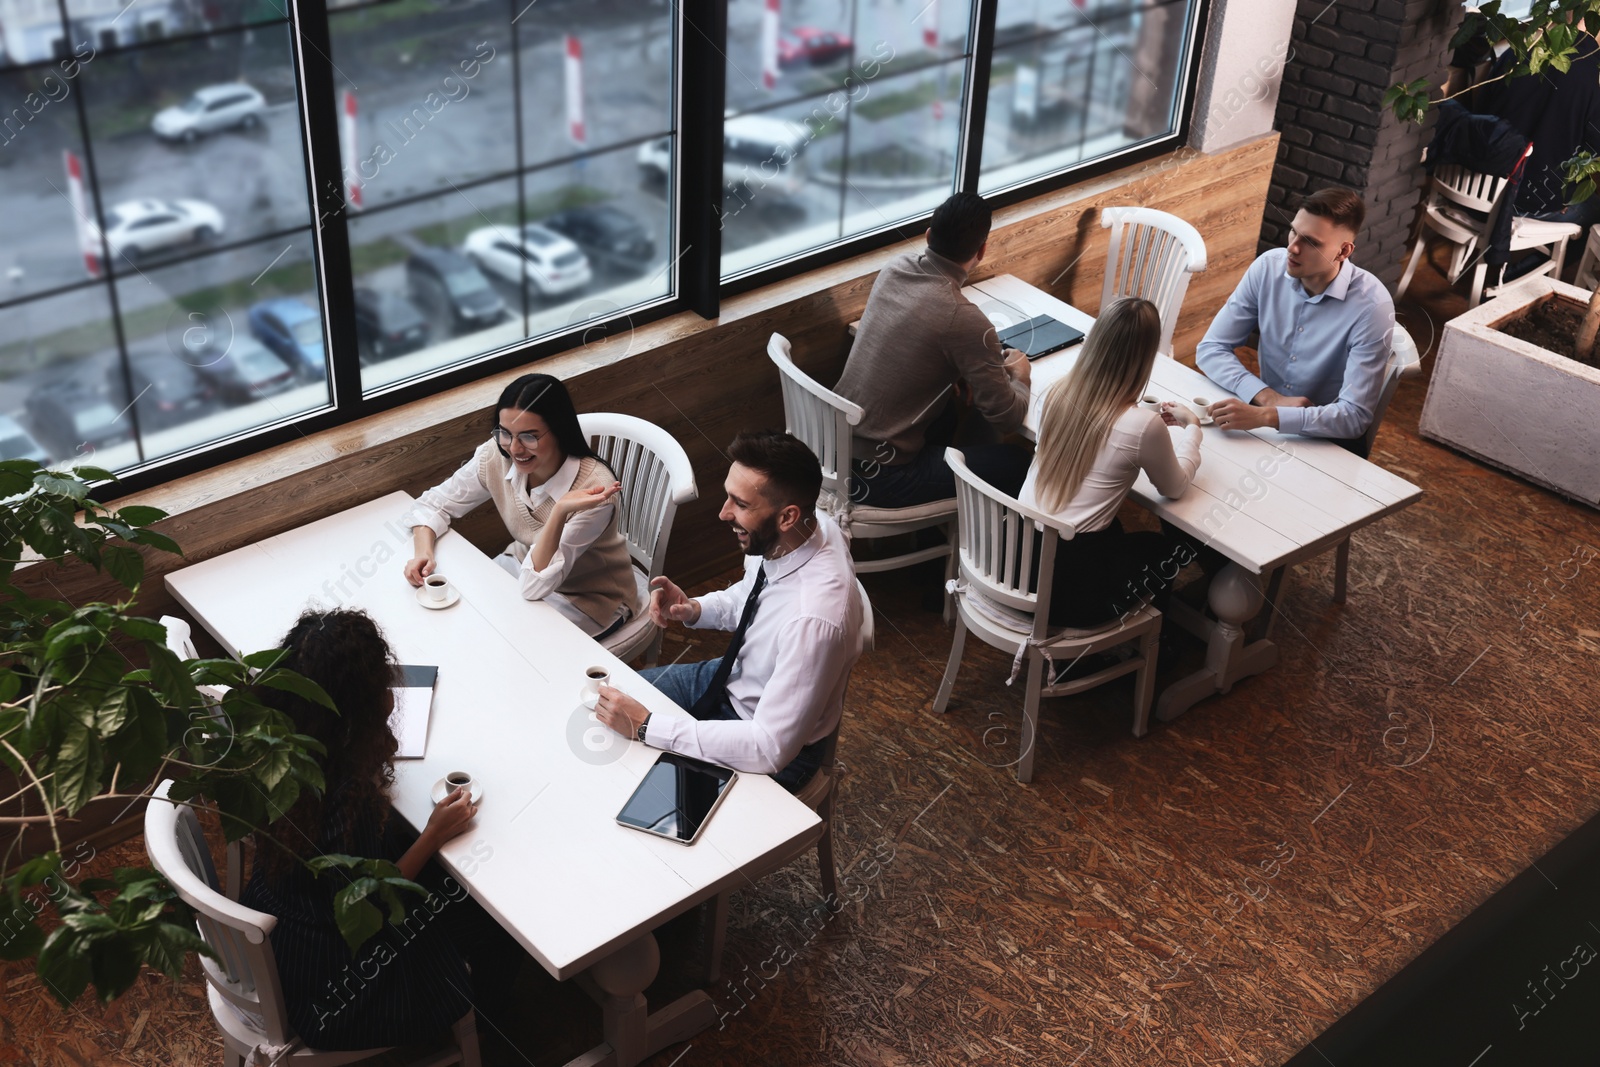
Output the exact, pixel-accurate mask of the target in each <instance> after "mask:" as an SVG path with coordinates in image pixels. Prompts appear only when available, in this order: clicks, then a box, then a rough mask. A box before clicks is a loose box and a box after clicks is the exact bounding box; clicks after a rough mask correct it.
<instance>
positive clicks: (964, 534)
mask: <svg viewBox="0 0 1600 1067" xmlns="http://www.w3.org/2000/svg"><path fill="white" fill-rule="evenodd" d="M945 456H946V458H947V459H948V461H949V463H950V469H951V470H952V471H954V472H955V475H956V500H957V502H958V503H957V506H958V508H959V509H960V520H959V523H958V531H959V541H958V545H959V553H958V554H959V556H960V564H961V579H960V581H959V582H957V583H956V596H955V600H956V634H955V639H954V640H953V641H952V642H951V644H950V660H949V662H948V663H947V664H946V665H945V669H944V680H943V681H942V682H940V683H939V695H938V696H937V697H935V698H934V702H933V710H934V711H935V712H937V713H940V714H942V713H943V712H944V710H945V707H946V706H947V705H948V704H949V702H950V692H951V690H952V689H953V688H954V687H955V683H956V672H957V671H959V670H960V669H961V652H962V649H963V648H964V647H965V645H966V640H967V631H969V630H970V631H972V633H974V634H975V635H977V637H978V639H979V640H980V641H982V642H983V643H984V644H986V645H989V646H990V647H992V648H998V649H1000V650H1002V651H1004V652H1010V653H1013V654H1014V655H1015V656H1016V658H1017V661H1019V662H1020V661H1021V660H1022V659H1023V658H1024V657H1026V659H1027V661H1028V688H1027V691H1026V696H1025V698H1024V705H1023V727H1022V742H1021V749H1020V752H1019V753H1018V758H1017V763H1016V767H1017V778H1018V780H1019V781H1023V782H1028V781H1032V780H1033V755H1034V749H1035V747H1036V742H1037V739H1038V736H1039V701H1040V699H1041V698H1043V697H1047V696H1049V697H1056V696H1071V695H1073V694H1076V693H1081V692H1083V691H1084V690H1086V689H1093V688H1094V687H1096V686H1098V685H1101V684H1102V683H1105V682H1109V681H1111V680H1112V679H1113V678H1120V677H1121V676H1123V675H1124V674H1129V673H1131V672H1133V671H1138V672H1139V678H1138V684H1137V685H1136V686H1135V687H1134V696H1133V705H1134V707H1133V735H1134V736H1135V737H1143V736H1144V735H1145V733H1146V731H1147V730H1148V729H1149V723H1150V700H1151V697H1152V696H1153V695H1154V692H1155V668H1156V643H1157V639H1158V638H1159V637H1160V635H1161V613H1160V612H1159V611H1157V610H1156V609H1155V608H1153V607H1150V606H1148V605H1143V606H1140V607H1138V608H1135V609H1133V610H1132V611H1130V612H1128V613H1127V614H1126V615H1124V616H1123V617H1122V618H1120V619H1112V620H1109V621H1107V622H1106V624H1105V625H1104V626H1100V627H1096V628H1094V629H1087V630H1079V629H1072V628H1067V627H1060V626H1051V625H1050V624H1049V618H1050V593H1051V589H1050V583H1051V580H1052V578H1053V576H1054V575H1055V566H1056V545H1057V544H1058V543H1059V541H1060V540H1070V539H1071V538H1072V536H1073V534H1074V532H1075V531H1074V530H1073V528H1072V527H1071V526H1068V525H1066V524H1064V523H1060V522H1057V521H1056V520H1055V519H1053V518H1051V517H1050V516H1048V515H1044V514H1042V513H1040V512H1037V511H1034V510H1032V509H1030V508H1028V507H1025V506H1024V505H1023V504H1021V503H1020V502H1018V501H1016V500H1014V499H1012V498H1011V497H1008V496H1006V495H1005V494H1004V493H1002V492H1000V491H999V490H998V489H996V488H994V487H993V486H991V485H990V484H989V483H987V482H985V481H984V480H983V479H982V478H979V477H977V476H976V475H974V474H973V473H972V472H971V471H970V470H968V469H967V464H966V461H965V459H964V458H963V457H962V455H961V453H960V452H958V451H957V450H955V449H953V448H951V449H947V450H946V451H945ZM1035 546H1037V550H1038V552H1039V575H1038V581H1037V583H1035V582H1034V581H1033V580H1032V574H1031V571H1032V569H1033V554H1034V551H1035ZM1134 642H1138V651H1137V652H1136V654H1135V655H1133V656H1132V657H1131V658H1129V659H1127V660H1124V661H1122V662H1121V663H1117V664H1115V665H1113V666H1110V667H1107V668H1105V669H1103V670H1100V671H1096V672H1094V673H1093V674H1090V675H1087V676H1085V677H1083V678H1076V679H1072V680H1070V681H1065V682H1061V683H1059V684H1046V683H1045V680H1044V676H1043V675H1044V666H1045V662H1046V660H1047V659H1048V660H1050V661H1054V662H1059V663H1062V664H1063V665H1064V664H1066V663H1070V662H1072V661H1073V660H1076V659H1078V658H1079V657H1081V656H1086V655H1092V654H1094V653H1097V652H1105V651H1107V650H1109V649H1113V648H1116V647H1118V646H1120V645H1128V644H1132V643H1134ZM1013 671H1015V668H1014V669H1013Z"/></svg>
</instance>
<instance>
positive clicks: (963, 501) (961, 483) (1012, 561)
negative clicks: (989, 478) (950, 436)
mask: <svg viewBox="0 0 1600 1067" xmlns="http://www.w3.org/2000/svg"><path fill="white" fill-rule="evenodd" d="M945 460H946V462H947V463H948V464H949V465H950V469H951V471H952V472H954V474H955V477H956V535H957V543H958V558H959V561H960V567H961V577H962V578H963V579H964V580H965V581H966V582H967V584H968V585H970V586H974V587H976V588H977V590H978V592H979V593H981V594H982V595H983V596H984V597H986V598H988V599H989V600H992V601H995V602H997V603H1000V604H1004V605H1006V606H1007V607H1010V608H1014V609H1016V610H1018V611H1024V612H1029V613H1032V612H1033V611H1035V610H1036V608H1037V605H1038V603H1039V594H1038V590H1037V588H1036V581H1035V575H1034V562H1035V560H1036V559H1037V558H1038V556H1039V554H1040V553H1041V552H1042V550H1043V547H1044V541H1043V539H1044V538H1047V537H1055V536H1061V537H1067V538H1070V537H1071V536H1072V535H1073V530H1072V527H1071V526H1068V525H1066V524H1064V523H1060V522H1057V521H1056V520H1054V519H1052V518H1050V517H1049V516H1047V515H1043V514H1040V513H1039V512H1036V511H1032V510H1031V509H1028V508H1026V507H1024V506H1023V505H1022V504H1021V502H1019V501H1017V500H1015V499H1014V498H1012V497H1008V496H1006V495H1005V494H1004V493H1002V492H1000V491H999V490H998V489H996V488H994V487H993V486H991V485H989V484H988V483H987V482H985V481H983V480H982V479H980V478H979V477H978V476H977V475H975V474H973V473H972V471H971V470H969V469H968V468H967V464H966V460H965V459H964V457H963V456H962V454H961V452H959V451H958V450H956V449H954V448H951V449H946V450H945Z"/></svg>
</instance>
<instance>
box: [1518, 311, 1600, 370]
mask: <svg viewBox="0 0 1600 1067" xmlns="http://www.w3.org/2000/svg"><path fill="white" fill-rule="evenodd" d="M1585 310H1587V309H1586V307H1585V305H1583V304H1580V303H1578V302H1577V301H1575V300H1564V299H1562V298H1561V297H1551V298H1550V299H1549V300H1546V301H1543V302H1542V303H1539V304H1535V305H1534V306H1533V308H1532V310H1530V311H1529V312H1528V313H1527V314H1526V315H1523V316H1522V317H1521V318H1516V319H1509V320H1507V321H1505V322H1501V323H1499V324H1498V325H1496V326H1495V329H1497V330H1499V331H1500V332H1501V333H1504V334H1509V335H1510V336H1512V337H1515V338H1516V339H1517V340H1519V341H1526V342H1528V343H1529V344H1530V345H1538V346H1539V347H1540V348H1543V349H1545V350H1547V351H1550V352H1554V353H1555V354H1556V355H1558V356H1566V357H1567V358H1568V359H1570V360H1573V361H1574V362H1577V363H1583V364H1586V365H1587V366H1590V367H1595V366H1600V361H1597V360H1596V358H1595V357H1594V356H1592V355H1591V356H1590V357H1589V358H1588V359H1578V357H1577V355H1576V354H1575V353H1574V352H1573V345H1574V344H1575V343H1576V342H1577V339H1578V328H1579V327H1580V326H1582V325H1583V313H1584V311H1585Z"/></svg>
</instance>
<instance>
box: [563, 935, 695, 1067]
mask: <svg viewBox="0 0 1600 1067" xmlns="http://www.w3.org/2000/svg"><path fill="white" fill-rule="evenodd" d="M660 969H661V949H660V947H659V946H657V944H656V939H655V935H654V934H645V935H644V936H643V937H641V938H639V940H637V941H634V942H632V943H631V944H629V945H627V946H625V947H623V948H621V949H618V950H617V951H616V952H614V953H612V954H611V955H610V956H607V957H606V958H605V959H603V960H601V961H600V962H599V963H597V964H595V965H594V966H593V967H590V968H589V969H588V970H587V971H585V972H584V973H583V974H582V975H580V976H579V978H578V983H579V984H580V985H582V986H583V988H584V990H585V991H586V992H588V994H589V995H590V996H592V997H593V998H594V999H595V1000H596V1001H598V1002H599V1004H600V1010H601V1013H602V1018H603V1026H604V1029H605V1035H606V1041H605V1044H603V1045H596V1046H595V1047H594V1048H592V1049H590V1050H589V1051H588V1052H586V1053H584V1054H583V1055H582V1056H579V1057H578V1058H577V1059H575V1060H571V1061H570V1062H568V1064H567V1067H634V1065H635V1064H638V1063H642V1062H644V1060H646V1059H647V1058H649V1057H650V1056H652V1055H654V1054H655V1053H657V1052H660V1051H661V1050H662V1049H664V1048H666V1047H667V1046H668V1045H672V1044H676V1043H677V1042H679V1041H687V1040H688V1039H689V1038H691V1037H693V1036H694V1035H695V1034H697V1033H699V1032H700V1031H701V1030H704V1029H705V1028H706V1027H708V1026H710V1025H711V1024H712V1023H714V1022H716V1021H717V1008H716V1004H715V1003H714V1002H713V1001H712V999H711V997H710V996H708V995H707V994H706V993H704V992H702V991H700V990H696V991H695V992H693V993H688V994H686V995H684V996H681V997H679V998H678V999H677V1000H675V1001H673V1002H672V1003H671V1004H668V1005H667V1006H666V1007H664V1008H661V1009H660V1010H659V1011H654V1012H652V1011H650V1009H649V1007H648V1005H647V1004H646V1003H645V999H644V991H645V989H646V987H648V986H649V985H650V983H651V982H653V981H655V977H656V972H657V971H659V970H660Z"/></svg>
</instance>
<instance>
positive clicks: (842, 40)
mask: <svg viewBox="0 0 1600 1067" xmlns="http://www.w3.org/2000/svg"><path fill="white" fill-rule="evenodd" d="M849 54H850V38H848V37H846V36H845V35H844V34H842V33H834V32H833V31H832V30H819V29H816V28H815V27H813V26H796V27H795V28H794V29H792V30H789V31H788V32H786V33H784V34H781V35H780V36H779V37H778V65H779V66H780V67H794V66H798V65H800V64H801V63H810V64H813V65H820V64H823V63H832V62H833V61H834V60H836V59H840V58H842V57H844V56H847V55H849Z"/></svg>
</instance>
